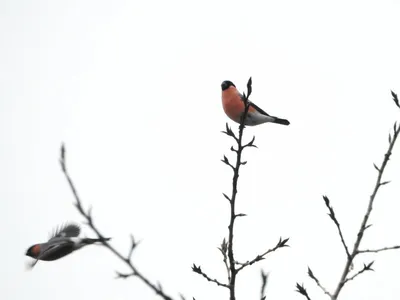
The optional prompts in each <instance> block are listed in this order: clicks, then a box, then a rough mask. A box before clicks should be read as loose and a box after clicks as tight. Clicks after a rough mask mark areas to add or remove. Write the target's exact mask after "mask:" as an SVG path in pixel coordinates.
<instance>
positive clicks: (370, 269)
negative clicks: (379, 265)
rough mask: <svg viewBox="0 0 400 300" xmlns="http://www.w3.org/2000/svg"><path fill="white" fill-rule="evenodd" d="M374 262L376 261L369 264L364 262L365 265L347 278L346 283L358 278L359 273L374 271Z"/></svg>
mask: <svg viewBox="0 0 400 300" xmlns="http://www.w3.org/2000/svg"><path fill="white" fill-rule="evenodd" d="M373 264H374V262H373V261H372V262H370V263H369V264H368V265H366V264H364V267H363V268H362V269H361V270H360V271H358V272H357V273H355V274H354V275H353V276H351V277H349V278H346V280H345V281H344V284H346V283H347V282H349V281H351V280H354V278H356V277H357V276H358V275H360V274H362V273H364V272H366V271H374V269H372V265H373Z"/></svg>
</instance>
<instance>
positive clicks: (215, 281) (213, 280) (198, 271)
mask: <svg viewBox="0 0 400 300" xmlns="http://www.w3.org/2000/svg"><path fill="white" fill-rule="evenodd" d="M192 271H193V272H195V273H197V274H200V275H201V276H203V277H204V278H205V279H207V280H208V281H210V282H214V283H216V284H217V285H218V286H223V287H226V288H227V289H229V285H227V284H226V283H221V282H219V281H218V280H217V279H212V278H210V277H209V276H208V275H207V274H206V273H204V272H203V271H202V270H201V267H200V266H196V265H195V264H193V266H192Z"/></svg>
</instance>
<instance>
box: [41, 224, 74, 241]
mask: <svg viewBox="0 0 400 300" xmlns="http://www.w3.org/2000/svg"><path fill="white" fill-rule="evenodd" d="M80 232H81V228H80V227H79V225H77V224H74V223H65V224H63V225H61V226H59V227H57V228H56V229H55V230H54V231H53V232H52V234H51V235H50V238H49V241H51V240H52V239H54V238H60V237H77V236H78V235H79V233H80Z"/></svg>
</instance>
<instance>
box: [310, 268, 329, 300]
mask: <svg viewBox="0 0 400 300" xmlns="http://www.w3.org/2000/svg"><path fill="white" fill-rule="evenodd" d="M308 276H310V277H311V278H312V279H313V280H314V281H315V283H316V284H317V285H318V286H319V288H320V289H321V290H322V291H323V292H324V293H325V294H326V295H328V296H329V297H330V298H332V294H331V293H330V292H329V291H328V290H327V289H326V288H325V287H324V286H323V285H322V284H321V283H320V282H319V280H318V278H317V277H316V276H315V275H314V273H313V272H312V271H311V269H310V267H308Z"/></svg>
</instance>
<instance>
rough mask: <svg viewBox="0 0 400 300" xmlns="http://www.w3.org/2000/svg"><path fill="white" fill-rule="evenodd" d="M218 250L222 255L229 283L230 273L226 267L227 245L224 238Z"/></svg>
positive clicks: (227, 266)
mask: <svg viewBox="0 0 400 300" xmlns="http://www.w3.org/2000/svg"><path fill="white" fill-rule="evenodd" d="M218 250H219V251H220V252H221V253H222V256H223V261H224V265H225V268H226V273H227V275H228V282H230V281H231V271H230V269H229V265H228V254H227V252H228V243H227V242H226V240H225V238H224V239H223V240H222V243H221V247H220V248H218Z"/></svg>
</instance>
